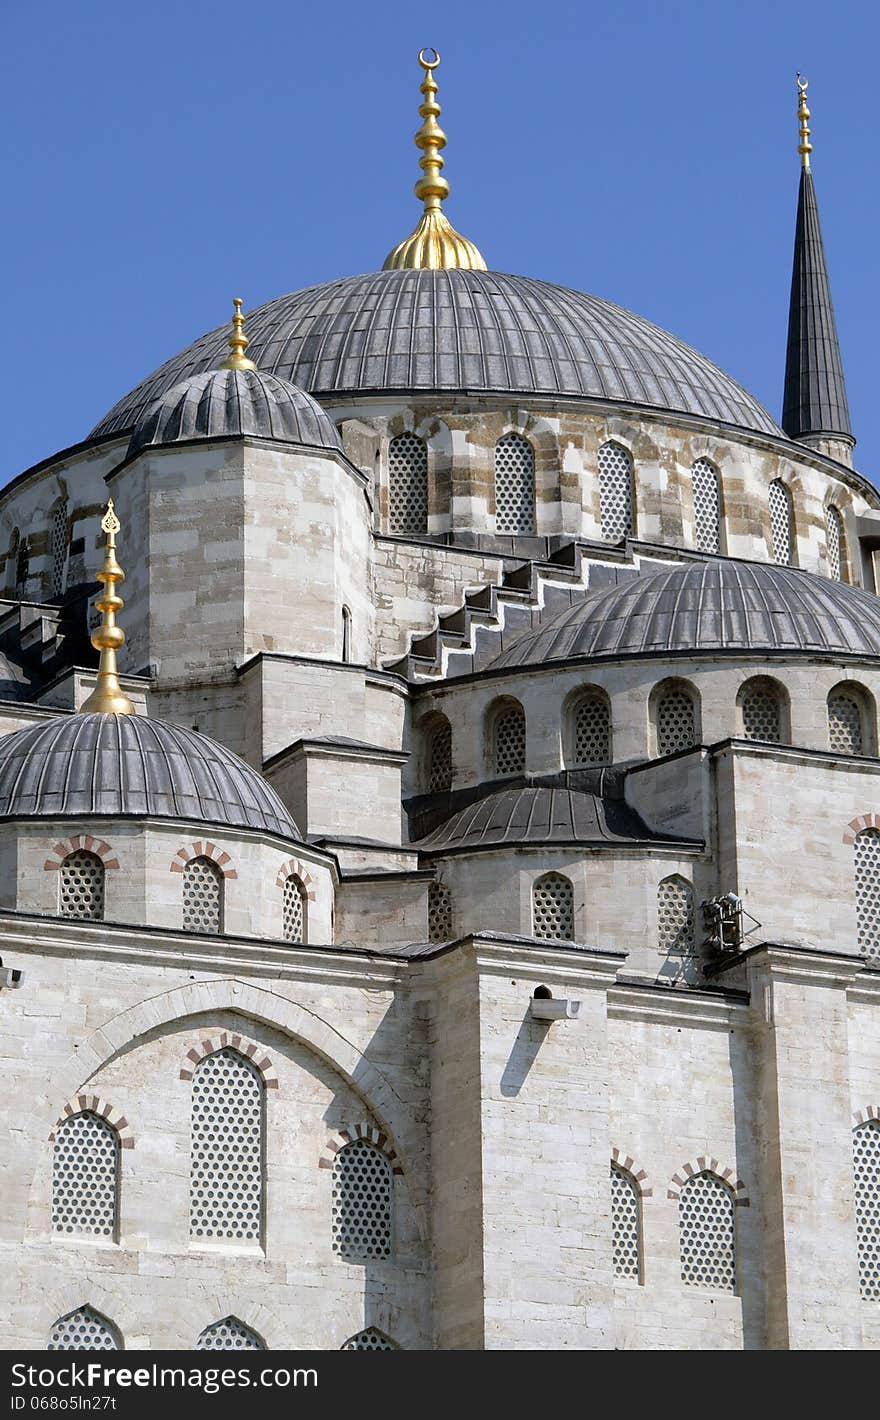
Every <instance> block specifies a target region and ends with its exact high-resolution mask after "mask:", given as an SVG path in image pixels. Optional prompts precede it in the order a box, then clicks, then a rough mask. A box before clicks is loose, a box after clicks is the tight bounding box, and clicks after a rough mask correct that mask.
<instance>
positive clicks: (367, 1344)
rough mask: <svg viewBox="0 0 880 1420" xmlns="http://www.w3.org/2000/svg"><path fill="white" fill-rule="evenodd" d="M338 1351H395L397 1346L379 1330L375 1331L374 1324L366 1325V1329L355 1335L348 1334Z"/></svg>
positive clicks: (397, 1348)
mask: <svg viewBox="0 0 880 1420" xmlns="http://www.w3.org/2000/svg"><path fill="white" fill-rule="evenodd" d="M339 1349H340V1351H397V1350H399V1347H398V1346H396V1345H395V1343H394V1342H393V1341H389V1339H388V1337H387V1336H385V1335H384V1334H383V1333H382V1332H381V1331H377V1330H376V1328H375V1326H368V1327H367V1329H366V1331H359V1332H358V1333H357V1335H356V1336H350V1337H349V1338H348V1340H347V1341H346V1342H345V1345H344V1346H340V1348H339Z"/></svg>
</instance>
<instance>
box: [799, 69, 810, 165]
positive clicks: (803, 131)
mask: <svg viewBox="0 0 880 1420" xmlns="http://www.w3.org/2000/svg"><path fill="white" fill-rule="evenodd" d="M808 83H809V80H808V79H805V78H804V76H803V75H802V74H798V76H797V86H798V126H799V129H800V139H801V141H800V143H799V144H798V152H799V153H800V155H801V167H802V168H803V169H804V171H805V172H809V170H810V154H811V153H812V151H813V145H812V143H811V142H810V130H809V127H808V123H809V118H810V110H809V109H808V108H807V85H808Z"/></svg>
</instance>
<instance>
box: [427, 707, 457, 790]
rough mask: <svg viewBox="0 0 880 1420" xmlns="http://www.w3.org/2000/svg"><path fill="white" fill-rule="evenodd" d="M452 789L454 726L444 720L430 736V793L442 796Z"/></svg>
mask: <svg viewBox="0 0 880 1420" xmlns="http://www.w3.org/2000/svg"><path fill="white" fill-rule="evenodd" d="M451 788H452V726H451V725H450V723H449V721H448V720H443V721H441V722H440V723H439V724H436V725H434V726H433V728H432V729H431V730H430V731H429V734H428V792H429V793H431V794H441V793H443V792H444V791H445V790H446V789H451Z"/></svg>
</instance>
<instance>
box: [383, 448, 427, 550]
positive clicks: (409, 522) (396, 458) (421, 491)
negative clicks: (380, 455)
mask: <svg viewBox="0 0 880 1420" xmlns="http://www.w3.org/2000/svg"><path fill="white" fill-rule="evenodd" d="M388 511H389V526H390V528H391V531H392V533H399V534H401V535H403V534H406V533H412V534H413V535H418V534H420V533H425V532H427V531H428V448H427V445H426V443H425V441H424V439H420V438H419V437H418V435H417V434H398V435H397V437H396V438H394V439H392V440H391V443H390V444H389V445H388Z"/></svg>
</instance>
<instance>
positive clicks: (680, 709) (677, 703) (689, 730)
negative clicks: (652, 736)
mask: <svg viewBox="0 0 880 1420" xmlns="http://www.w3.org/2000/svg"><path fill="white" fill-rule="evenodd" d="M656 715H657V753H658V754H677V753H678V751H679V750H682V749H693V747H694V745H695V744H696V742H697V727H696V716H695V715H694V702H693V700H692V699H691V697H690V695H689V694H688V692H687V691H686V690H685V689H684V688H683V687H682V686H680V685H669V686H666V688H665V689H664V690H661V691H660V693H659V695H658V697H657V710H656Z"/></svg>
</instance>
